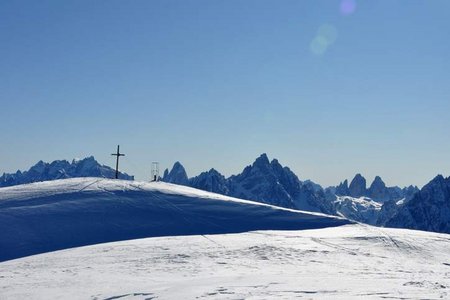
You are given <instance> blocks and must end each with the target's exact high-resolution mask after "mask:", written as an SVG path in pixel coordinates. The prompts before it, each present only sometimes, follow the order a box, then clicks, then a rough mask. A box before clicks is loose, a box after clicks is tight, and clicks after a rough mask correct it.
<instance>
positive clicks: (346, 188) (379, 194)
mask: <svg viewBox="0 0 450 300" xmlns="http://www.w3.org/2000/svg"><path fill="white" fill-rule="evenodd" d="M418 191H419V189H418V187H416V186H409V187H405V188H403V189H402V188H399V187H398V186H393V187H387V186H386V184H385V183H384V181H383V180H382V179H381V177H380V176H376V177H375V179H374V181H373V182H372V184H371V185H370V187H369V188H367V181H366V179H365V178H364V177H363V176H362V175H361V174H356V175H355V177H354V178H353V180H352V181H351V182H350V185H349V184H348V180H344V181H343V182H341V183H340V184H339V185H338V186H336V187H335V188H334V192H335V194H336V195H337V196H350V197H353V198H360V197H367V198H370V199H372V200H374V201H376V202H381V203H382V202H386V201H391V200H395V201H398V200H400V199H404V198H405V199H407V200H409V199H411V198H412V196H413V195H414V194H415V193H416V192H418Z"/></svg>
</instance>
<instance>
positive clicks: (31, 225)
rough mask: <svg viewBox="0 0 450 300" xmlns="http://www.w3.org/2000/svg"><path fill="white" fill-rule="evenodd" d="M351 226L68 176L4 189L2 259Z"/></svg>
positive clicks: (195, 193)
mask: <svg viewBox="0 0 450 300" xmlns="http://www.w3.org/2000/svg"><path fill="white" fill-rule="evenodd" d="M349 223H350V222H349V221H348V220H346V219H342V218H337V217H331V216H327V215H323V214H319V213H309V212H301V211H295V210H289V209H283V208H278V207H275V206H270V205H266V204H261V203H256V202H252V201H245V200H240V199H236V198H231V197H227V196H222V195H218V194H213V193H209V192H205V191H200V190H196V189H193V188H189V187H184V186H177V185H173V184H168V183H163V182H155V183H145V182H133V181H126V180H111V179H102V178H74V179H64V180H56V181H48V182H40V183H32V184H26V185H19V186H13V187H7V188H0V228H1V230H0V261H4V260H8V259H14V258H19V257H23V256H27V255H33V254H38V253H43V252H49V251H55V250H60V249H66V248H71V247H78V246H84V245H92V244H98V243H104V242H111V241H120V240H129V239H136V238H143V237H156V236H174V235H198V234H222V233H239V232H245V231H250V230H298V229H312V228H324V227H330V226H339V225H344V224H349Z"/></svg>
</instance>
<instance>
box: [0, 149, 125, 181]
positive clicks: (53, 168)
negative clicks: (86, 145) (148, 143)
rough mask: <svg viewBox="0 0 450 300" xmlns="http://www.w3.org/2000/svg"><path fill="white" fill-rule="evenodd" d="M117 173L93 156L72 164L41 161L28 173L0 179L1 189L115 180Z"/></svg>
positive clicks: (14, 174) (123, 175)
mask: <svg viewBox="0 0 450 300" xmlns="http://www.w3.org/2000/svg"><path fill="white" fill-rule="evenodd" d="M115 173H116V171H115V170H114V169H112V168H110V167H108V166H104V165H101V164H99V163H98V162H97V161H96V160H95V158H94V157H93V156H90V157H86V158H84V159H81V160H76V159H74V160H72V162H71V163H70V162H68V161H67V160H55V161H53V162H51V163H45V162H43V161H42V160H41V161H39V162H38V163H37V164H35V165H34V166H32V167H31V168H30V169H29V170H28V171H24V172H21V171H17V172H16V173H12V174H7V173H3V175H2V176H1V177H0V187H6V186H13V185H18V184H25V183H32V182H39V181H48V180H56V179H66V178H74V177H102V178H114V177H115ZM119 179H125V180H134V176H130V175H128V174H126V173H122V172H119Z"/></svg>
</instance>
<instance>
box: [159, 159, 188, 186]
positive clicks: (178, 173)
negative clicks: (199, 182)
mask: <svg viewBox="0 0 450 300" xmlns="http://www.w3.org/2000/svg"><path fill="white" fill-rule="evenodd" d="M162 180H163V181H164V182H169V183H174V184H181V185H188V183H189V179H188V176H187V173H186V170H185V169H184V167H183V165H182V164H181V163H180V162H178V161H177V162H175V163H174V164H173V167H172V170H170V172H168V173H166V172H164V177H163V178H162Z"/></svg>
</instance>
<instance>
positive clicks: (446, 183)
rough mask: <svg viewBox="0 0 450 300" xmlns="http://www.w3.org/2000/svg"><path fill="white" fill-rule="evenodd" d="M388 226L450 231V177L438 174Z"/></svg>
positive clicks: (398, 211)
mask: <svg viewBox="0 0 450 300" xmlns="http://www.w3.org/2000/svg"><path fill="white" fill-rule="evenodd" d="M386 226H388V227H397V228H409V229H418V230H425V231H435V232H442V233H450V177H447V178H444V177H443V176H442V175H438V176H436V177H435V178H434V179H433V180H431V181H430V182H429V183H428V184H427V185H425V186H424V187H423V188H422V189H421V190H420V192H418V193H416V194H415V195H414V197H413V198H412V199H411V200H410V201H408V202H406V203H405V204H404V205H402V206H401V207H400V208H399V209H398V210H397V211H396V213H395V214H394V215H393V217H392V218H390V219H389V220H388V221H387V222H386Z"/></svg>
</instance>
